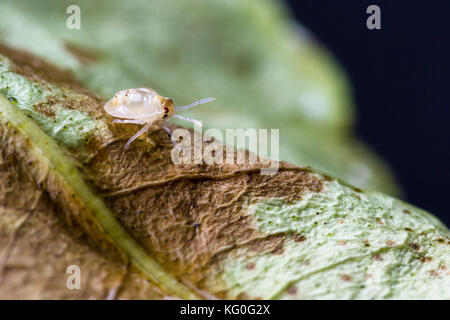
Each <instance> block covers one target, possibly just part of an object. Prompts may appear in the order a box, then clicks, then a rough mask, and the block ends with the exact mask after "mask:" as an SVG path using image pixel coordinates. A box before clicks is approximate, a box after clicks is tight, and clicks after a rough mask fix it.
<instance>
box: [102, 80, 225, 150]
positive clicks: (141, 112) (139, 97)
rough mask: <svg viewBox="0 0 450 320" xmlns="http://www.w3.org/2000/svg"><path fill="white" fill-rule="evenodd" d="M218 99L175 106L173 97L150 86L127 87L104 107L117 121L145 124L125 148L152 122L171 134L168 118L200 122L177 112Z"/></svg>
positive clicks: (145, 130) (206, 99) (207, 99)
mask: <svg viewBox="0 0 450 320" xmlns="http://www.w3.org/2000/svg"><path fill="white" fill-rule="evenodd" d="M214 100H216V98H205V99H201V100H198V101H195V102H193V103H191V104H189V105H187V106H181V107H174V106H173V101H172V99H169V98H166V97H162V96H160V95H159V94H158V93H157V92H156V91H155V90H153V89H150V88H136V89H127V90H122V91H119V92H117V93H116V94H115V95H114V97H113V98H112V99H111V100H109V101H108V102H107V103H106V104H105V106H104V108H105V111H106V112H107V113H108V114H110V115H111V116H113V117H114V118H121V119H114V121H113V122H115V123H135V124H143V125H144V126H143V127H142V129H141V130H139V131H138V132H137V133H136V134H135V135H134V136H132V137H131V138H130V139H129V140H128V142H127V144H126V145H125V149H127V148H128V147H129V146H130V144H131V143H132V142H133V141H134V140H136V139H137V138H138V137H139V136H140V135H142V134H144V133H145V132H147V130H148V129H149V128H150V127H151V125H152V123H154V122H156V121H157V122H159V124H160V125H161V126H162V127H163V128H164V129H165V130H166V131H167V132H168V133H169V134H170V135H171V134H172V130H171V128H170V125H169V123H167V122H166V120H167V119H168V118H169V117H175V118H179V119H183V120H186V121H190V122H193V123H198V122H197V120H195V119H192V118H189V117H184V116H181V115H178V114H175V112H177V111H181V110H186V109H189V108H192V107H195V106H196V105H199V104H202V103H207V102H211V101H214Z"/></svg>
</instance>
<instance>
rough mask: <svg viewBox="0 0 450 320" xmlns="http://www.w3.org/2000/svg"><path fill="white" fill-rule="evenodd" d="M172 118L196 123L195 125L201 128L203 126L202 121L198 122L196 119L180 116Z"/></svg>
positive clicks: (175, 115) (176, 115)
mask: <svg viewBox="0 0 450 320" xmlns="http://www.w3.org/2000/svg"><path fill="white" fill-rule="evenodd" d="M172 117H174V118H178V119H181V120H185V121H189V122H192V123H194V124H196V125H198V126H201V125H202V123H201V121H198V120H196V119H194V118H190V117H186V116H182V115H179V114H174V115H173V116H172Z"/></svg>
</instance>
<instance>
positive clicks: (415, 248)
mask: <svg viewBox="0 0 450 320" xmlns="http://www.w3.org/2000/svg"><path fill="white" fill-rule="evenodd" d="M408 246H409V247H410V248H411V249H413V250H416V251H418V250H419V249H420V246H419V245H418V244H417V243H414V242H410V243H408Z"/></svg>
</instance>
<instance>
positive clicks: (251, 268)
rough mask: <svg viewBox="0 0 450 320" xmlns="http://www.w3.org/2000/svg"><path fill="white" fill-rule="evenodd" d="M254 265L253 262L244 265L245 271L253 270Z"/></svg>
mask: <svg viewBox="0 0 450 320" xmlns="http://www.w3.org/2000/svg"><path fill="white" fill-rule="evenodd" d="M255 266H256V264H255V263H254V262H249V263H247V264H246V265H245V269H247V270H253V269H255Z"/></svg>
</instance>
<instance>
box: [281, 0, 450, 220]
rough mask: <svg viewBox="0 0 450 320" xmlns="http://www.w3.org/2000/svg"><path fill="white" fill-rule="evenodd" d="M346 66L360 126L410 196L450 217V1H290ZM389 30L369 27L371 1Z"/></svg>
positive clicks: (367, 140)
mask: <svg viewBox="0 0 450 320" xmlns="http://www.w3.org/2000/svg"><path fill="white" fill-rule="evenodd" d="M287 2H288V4H289V6H290V7H291V9H292V12H293V14H294V15H295V17H296V18H297V19H298V20H299V21H301V22H302V23H303V25H304V26H305V27H307V28H309V29H310V30H311V31H312V32H313V33H314V35H315V36H316V37H317V38H318V39H319V40H320V41H321V43H322V44H323V45H325V46H326V47H327V48H328V49H329V50H331V52H332V53H333V54H334V56H335V57H336V58H337V60H338V61H339V62H340V63H341V64H342V65H343V66H344V68H345V70H346V72H347V74H348V76H349V78H350V81H351V84H352V86H353V94H354V98H355V100H356V108H357V122H356V124H357V125H356V126H357V133H358V135H359V136H360V137H362V138H363V140H364V141H366V142H367V143H369V144H370V145H371V146H372V147H373V148H374V149H375V150H376V151H377V152H378V154H380V155H382V156H383V158H384V159H386V160H387V161H388V162H389V164H390V165H391V167H392V168H393V170H394V172H395V174H396V175H397V178H398V180H399V182H400V184H401V186H402V188H403V190H404V193H405V198H406V200H408V201H409V202H411V203H413V204H415V205H417V206H419V207H421V208H423V209H426V210H428V211H430V212H433V213H435V214H436V215H438V216H439V217H440V218H441V219H442V220H443V221H444V222H445V223H446V225H447V226H449V225H450V201H449V200H448V198H447V196H448V194H449V192H450V187H449V181H450V169H449V167H448V165H449V164H450V124H449V120H450V19H449V13H450V2H449V1H445V0H435V1H432V2H430V1H404V0H396V1H365V0H364V1H362V0H359V1H331V0H320V1H311V0H303V1H295V0H289V1H287ZM371 4H376V5H378V6H379V7H380V9H381V21H382V22H381V23H382V24H381V30H373V31H372V30H368V29H367V28H366V19H367V17H368V16H369V15H368V14H365V12H366V9H367V7H368V6H369V5H371Z"/></svg>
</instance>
